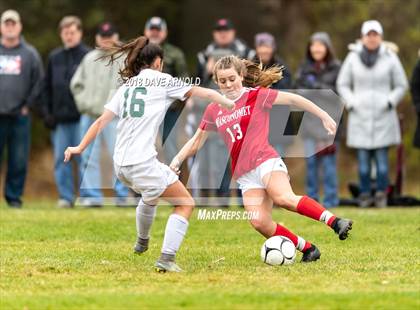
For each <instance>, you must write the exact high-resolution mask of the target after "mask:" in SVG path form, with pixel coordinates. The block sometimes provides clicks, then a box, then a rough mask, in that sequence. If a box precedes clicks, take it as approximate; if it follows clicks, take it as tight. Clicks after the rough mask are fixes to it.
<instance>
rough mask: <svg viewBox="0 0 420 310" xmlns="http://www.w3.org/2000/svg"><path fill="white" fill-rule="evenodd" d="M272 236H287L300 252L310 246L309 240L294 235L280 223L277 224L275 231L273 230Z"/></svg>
mask: <svg viewBox="0 0 420 310" xmlns="http://www.w3.org/2000/svg"><path fill="white" fill-rule="evenodd" d="M273 236H283V237H286V238H289V239H290V240H291V241H292V242H293V244H294V245H295V247H296V248H297V249H298V250H299V251H301V252H305V251H306V250H307V249H309V248H310V247H311V243H310V242H308V241H306V240H305V239H303V238H302V237H299V236H297V235H295V234H294V233H292V232H291V231H290V230H288V229H287V228H286V227H284V226H281V225H280V224H277V227H276V231H275V232H274V235H273Z"/></svg>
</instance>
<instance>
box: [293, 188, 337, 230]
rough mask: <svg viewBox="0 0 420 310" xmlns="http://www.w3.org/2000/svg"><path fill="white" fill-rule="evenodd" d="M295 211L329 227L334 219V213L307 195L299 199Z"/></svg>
mask: <svg viewBox="0 0 420 310" xmlns="http://www.w3.org/2000/svg"><path fill="white" fill-rule="evenodd" d="M297 212H298V213H299V214H302V215H304V216H307V217H310V218H311V219H314V220H316V221H320V222H324V223H325V224H327V225H328V226H330V227H331V224H332V223H333V222H334V220H335V219H336V216H335V215H334V214H332V213H331V212H330V211H328V210H327V209H325V208H324V207H323V206H321V205H320V204H319V203H318V202H316V201H315V200H313V199H312V198H309V197H308V196H303V197H302V198H301V199H300V200H299V203H298V205H297Z"/></svg>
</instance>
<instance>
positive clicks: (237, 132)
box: [226, 124, 244, 143]
mask: <svg viewBox="0 0 420 310" xmlns="http://www.w3.org/2000/svg"><path fill="white" fill-rule="evenodd" d="M232 129H233V131H232V130H231V129H230V127H228V128H226V131H227V132H228V134H229V135H230V138H231V139H232V142H233V143H234V142H235V141H238V140H241V139H242V138H243V136H244V135H243V134H242V130H241V126H240V125H239V124H235V125H233V126H232Z"/></svg>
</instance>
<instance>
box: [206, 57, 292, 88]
mask: <svg viewBox="0 0 420 310" xmlns="http://www.w3.org/2000/svg"><path fill="white" fill-rule="evenodd" d="M230 68H233V69H235V71H236V72H238V74H239V75H242V76H243V77H244V81H243V85H244V86H246V87H256V86H262V87H270V86H271V85H272V84H274V83H276V82H277V81H280V80H281V79H282V78H283V68H284V67H279V66H272V67H269V68H266V69H263V66H262V63H260V64H257V63H255V62H253V61H250V60H246V59H240V58H238V57H236V56H233V55H231V56H225V57H222V58H220V59H219V60H218V61H217V62H216V64H215V65H214V69H213V78H214V81H215V82H216V83H217V71H219V70H224V69H230Z"/></svg>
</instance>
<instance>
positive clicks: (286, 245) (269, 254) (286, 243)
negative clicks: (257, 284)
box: [261, 236, 296, 266]
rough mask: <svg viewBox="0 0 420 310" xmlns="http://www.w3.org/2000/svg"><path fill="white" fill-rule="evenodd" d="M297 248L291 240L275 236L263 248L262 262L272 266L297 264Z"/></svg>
mask: <svg viewBox="0 0 420 310" xmlns="http://www.w3.org/2000/svg"><path fill="white" fill-rule="evenodd" d="M295 258H296V248H295V245H294V244H293V242H292V241H290V239H289V238H286V237H283V236H274V237H271V238H269V239H267V240H266V241H265V242H264V244H263V246H262V247H261V260H262V261H263V262H264V263H266V264H268V265H271V266H276V265H290V264H293V263H294V262H295Z"/></svg>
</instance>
